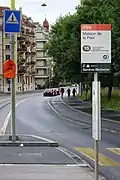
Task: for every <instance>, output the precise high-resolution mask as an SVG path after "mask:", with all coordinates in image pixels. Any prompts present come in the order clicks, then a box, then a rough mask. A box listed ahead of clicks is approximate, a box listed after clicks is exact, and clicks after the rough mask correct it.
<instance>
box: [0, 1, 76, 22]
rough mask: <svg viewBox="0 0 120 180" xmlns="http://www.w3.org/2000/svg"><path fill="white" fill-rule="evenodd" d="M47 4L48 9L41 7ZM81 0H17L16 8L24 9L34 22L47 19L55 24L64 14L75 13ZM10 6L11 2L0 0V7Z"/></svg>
mask: <svg viewBox="0 0 120 180" xmlns="http://www.w3.org/2000/svg"><path fill="white" fill-rule="evenodd" d="M43 2H45V3H47V7H41V4H42V3H43ZM79 2H80V0H16V8H17V9H19V7H22V8H23V13H24V14H26V15H28V16H30V17H32V19H33V20H34V21H39V22H40V23H42V22H43V20H44V19H45V15H46V18H47V19H48V21H49V22H50V24H53V23H54V22H55V20H56V19H57V18H58V17H59V16H60V15H61V14H62V15H65V14H67V13H69V12H70V13H74V12H75V6H77V5H78V4H79ZM4 5H5V6H10V0H0V6H4Z"/></svg>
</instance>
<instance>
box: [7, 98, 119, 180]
mask: <svg viewBox="0 0 120 180" xmlns="http://www.w3.org/2000/svg"><path fill="white" fill-rule="evenodd" d="M16 114H17V117H16V132H17V133H18V134H34V135H36V136H41V137H44V138H48V139H51V140H54V141H57V142H58V143H59V145H60V146H62V147H63V151H64V153H67V151H66V149H67V150H69V151H72V153H73V154H76V158H77V157H80V158H79V159H81V158H82V159H84V160H85V161H87V162H88V163H89V164H90V165H91V166H94V150H93V139H92V137H91V117H90V116H88V115H87V114H83V113H80V112H77V111H75V110H74V109H71V108H70V107H68V106H66V105H65V104H63V103H62V102H61V99H60V97H55V98H52V99H51V98H47V97H46V98H44V97H42V96H36V97H33V98H30V99H28V100H27V101H24V102H23V103H21V104H20V105H19V106H18V107H17V109H16ZM109 124H111V122H107V121H105V122H104V124H103V125H102V126H103V127H104V128H108V127H109V128H110V127H111V129H112V127H113V125H114V123H113V125H112V126H111V125H110V126H109ZM118 128H119V127H118ZM9 132H10V124H9V125H8V128H7V131H6V133H9ZM119 146H120V136H119V135H118V134H114V133H110V132H109V131H108V132H106V131H103V132H102V141H101V142H100V154H99V157H100V161H99V164H100V172H101V173H103V174H104V175H105V176H106V177H107V179H108V180H119V179H120V148H119ZM48 159H49V158H48ZM82 162H83V164H84V161H82V160H81V163H82Z"/></svg>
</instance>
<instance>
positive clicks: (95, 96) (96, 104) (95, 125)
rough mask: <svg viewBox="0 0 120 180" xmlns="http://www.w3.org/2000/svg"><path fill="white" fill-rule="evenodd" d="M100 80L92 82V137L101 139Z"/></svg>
mask: <svg viewBox="0 0 120 180" xmlns="http://www.w3.org/2000/svg"><path fill="white" fill-rule="evenodd" d="M100 101H101V98H100V82H98V81H97V82H95V81H94V82H93V84H92V137H93V139H95V140H101V107H100Z"/></svg>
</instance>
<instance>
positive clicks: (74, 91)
mask: <svg viewBox="0 0 120 180" xmlns="http://www.w3.org/2000/svg"><path fill="white" fill-rule="evenodd" d="M72 93H73V97H75V93H76V90H75V88H73V91H72Z"/></svg>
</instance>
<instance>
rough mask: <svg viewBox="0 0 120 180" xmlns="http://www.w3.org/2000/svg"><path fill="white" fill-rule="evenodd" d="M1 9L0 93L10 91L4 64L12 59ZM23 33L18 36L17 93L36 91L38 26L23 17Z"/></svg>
mask: <svg viewBox="0 0 120 180" xmlns="http://www.w3.org/2000/svg"><path fill="white" fill-rule="evenodd" d="M4 9H9V8H8V7H0V92H8V91H10V80H9V79H4V78H3V71H2V70H3V63H4V61H6V60H8V59H10V34H4V32H3V12H4ZM21 23H22V28H21V33H20V34H18V35H17V53H16V55H17V78H16V79H17V80H16V90H17V91H31V90H34V89H35V74H36V26H35V25H34V23H33V21H32V19H31V18H28V17H27V16H25V15H22V22H21Z"/></svg>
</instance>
